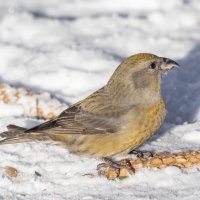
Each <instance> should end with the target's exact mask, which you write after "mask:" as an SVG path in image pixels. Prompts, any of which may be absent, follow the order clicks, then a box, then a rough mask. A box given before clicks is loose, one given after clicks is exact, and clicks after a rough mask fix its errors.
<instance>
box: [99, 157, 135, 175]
mask: <svg viewBox="0 0 200 200" xmlns="http://www.w3.org/2000/svg"><path fill="white" fill-rule="evenodd" d="M103 161H104V163H101V164H99V165H97V171H98V175H100V176H106V177H107V178H110V177H109V176H110V174H109V173H111V172H112V175H111V176H112V177H111V178H113V177H114V178H116V177H119V176H120V174H121V173H120V172H121V171H122V170H123V169H127V171H129V173H130V174H133V173H135V169H134V168H133V167H132V166H131V163H130V160H129V159H124V160H121V161H113V160H111V159H110V158H103Z"/></svg>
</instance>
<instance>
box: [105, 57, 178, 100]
mask: <svg viewBox="0 0 200 200" xmlns="http://www.w3.org/2000/svg"><path fill="white" fill-rule="evenodd" d="M175 67H179V64H178V63H176V62H175V61H173V60H171V59H169V58H164V57H159V56H156V55H153V54H149V53H140V54H136V55H133V56H130V57H128V58H127V59H125V60H124V61H123V62H122V63H121V64H120V65H119V67H118V68H117V69H116V70H115V72H114V73H113V75H112V77H111V78H110V80H109V82H108V84H107V87H108V89H109V91H111V93H112V94H113V97H114V98H116V99H117V100H120V98H122V100H123V99H124V102H125V100H126V98H127V101H128V99H130V98H133V101H134V102H135V103H147V102H149V103H151V102H152V103H153V102H154V101H156V100H157V99H158V98H160V96H161V92H160V86H161V77H162V74H163V73H164V72H166V71H169V70H171V69H172V68H175ZM120 101H121V100H120Z"/></svg>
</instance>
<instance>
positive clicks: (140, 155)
mask: <svg viewBox="0 0 200 200" xmlns="http://www.w3.org/2000/svg"><path fill="white" fill-rule="evenodd" d="M129 154H133V155H136V157H137V158H151V157H153V153H152V152H150V151H139V150H132V151H130V152H129Z"/></svg>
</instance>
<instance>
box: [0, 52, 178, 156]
mask: <svg viewBox="0 0 200 200" xmlns="http://www.w3.org/2000/svg"><path fill="white" fill-rule="evenodd" d="M178 66H179V65H178V64H177V63H176V62H175V61H173V60H171V59H168V58H163V57H158V56H156V55H153V54H149V53H140V54H136V55H132V56H130V57H128V58H127V59H125V60H124V61H123V62H122V63H121V64H120V65H119V66H118V68H117V69H116V70H115V72H114V73H113V75H112V76H111V78H110V80H109V81H108V82H107V84H106V85H105V86H104V87H102V88H101V89H99V90H97V91H96V92H94V93H93V94H91V95H90V96H88V97H87V98H85V99H84V100H81V101H79V102H78V103H76V104H74V105H72V106H70V107H69V108H67V109H66V110H64V111H63V112H62V113H61V114H60V115H59V116H57V117H56V118H55V119H52V120H50V121H47V122H45V123H42V124H40V125H38V126H35V127H33V128H30V129H26V128H22V127H18V126H15V125H9V126H8V131H6V132H3V133H1V135H0V136H1V141H0V144H13V143H21V142H31V141H41V142H48V143H49V142H51V143H52V144H56V145H59V146H62V147H64V148H66V149H68V150H69V151H70V152H72V153H74V154H78V155H84V156H88V157H112V156H114V155H117V154H123V153H128V152H129V151H131V150H133V149H134V148H136V147H138V146H139V145H141V144H142V143H144V142H145V141H146V140H147V139H148V138H150V137H151V136H152V135H153V134H154V133H155V132H156V131H157V130H158V128H159V127H160V125H161V123H162V122H163V120H164V117H165V113H166V110H165V103H164V100H163V97H162V93H161V78H162V74H163V73H164V72H166V71H168V70H170V69H172V68H174V67H178Z"/></svg>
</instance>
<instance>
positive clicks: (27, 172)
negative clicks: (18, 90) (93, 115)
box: [0, 0, 200, 200]
mask: <svg viewBox="0 0 200 200" xmlns="http://www.w3.org/2000/svg"><path fill="white" fill-rule="evenodd" d="M199 13H200V1H199V0H167V1H161V0H148V1H145V0H124V1H120V0H42V1H41V0H29V1H27V0H15V1H13V0H4V1H3V0H2V1H0V81H1V82H5V83H11V84H13V85H15V86H25V87H27V88H29V89H32V90H34V91H36V92H44V91H47V92H49V93H51V94H52V95H53V96H54V97H57V98H59V99H62V100H64V101H66V102H68V103H70V104H72V103H75V102H76V101H78V100H80V99H82V98H84V97H86V96H87V95H89V94H90V93H91V92H93V91H95V90H96V89H98V88H100V87H101V86H103V85H104V84H105V83H106V81H107V80H108V78H109V76H110V75H111V74H112V72H113V70H114V69H115V68H116V67H117V65H118V64H119V63H120V61H121V60H122V59H124V58H125V57H127V56H129V55H131V54H134V53H138V52H151V53H154V54H158V55H160V56H165V57H170V58H172V59H174V60H176V61H178V62H179V63H180V64H181V65H182V67H181V69H179V70H174V71H173V72H170V73H169V74H168V75H167V76H165V77H164V80H163V94H164V95H165V99H166V103H167V108H168V115H167V118H166V121H165V123H164V124H163V126H162V128H161V129H160V130H159V131H158V133H157V134H156V135H154V136H153V137H152V138H151V139H150V140H149V141H148V142H146V143H145V144H144V145H142V146H141V147H140V149H144V150H151V151H154V152H159V151H170V152H178V151H183V150H197V149H198V150H199V146H200V64H199V63H200V14H199ZM4 106H5V105H4V104H3V103H2V102H1V103H0V110H1V111H2V112H0V131H4V130H5V129H6V125H8V124H10V123H12V124H18V125H21V126H25V127H32V126H33V125H36V124H39V123H41V122H42V121H39V120H36V119H29V118H23V117H22V116H21V110H20V109H19V108H18V107H15V106H12V105H10V108H8V107H6V109H5V108H4ZM99 162H100V161H99V160H96V159H87V158H81V157H78V156H74V155H71V154H69V153H68V152H67V151H66V150H65V149H62V148H60V147H56V146H51V145H45V144H39V143H29V144H25V143H24V144H16V145H4V146H0V199H18V200H21V199H26V200H33V199H37V200H40V199H42V200H47V199H48V200H50V199H58V200H62V199H83V200H91V199H95V200H96V199H97V200H98V199H109V200H110V199H111V200H112V199H142V200H147V199H155V200H156V199H159V200H163V199H166V200H168V199H178V200H179V199H180V200H199V199H200V173H199V168H198V167H194V168H189V169H185V170H181V169H178V168H176V167H168V168H165V169H162V170H159V171H152V170H147V169H145V170H143V171H141V172H138V173H137V174H135V175H134V176H132V177H129V178H127V179H125V180H123V181H119V180H117V181H108V180H106V179H105V178H97V177H95V178H91V177H90V176H85V174H86V173H94V172H95V169H96V165H97V164H98V163H99ZM6 165H10V166H12V167H15V168H16V169H18V170H19V172H20V173H19V176H18V177H17V178H12V179H11V178H8V177H7V176H5V174H4V171H3V168H4V167H5V166H6ZM35 171H37V172H39V173H40V174H41V175H42V176H41V177H39V176H37V175H35Z"/></svg>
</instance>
